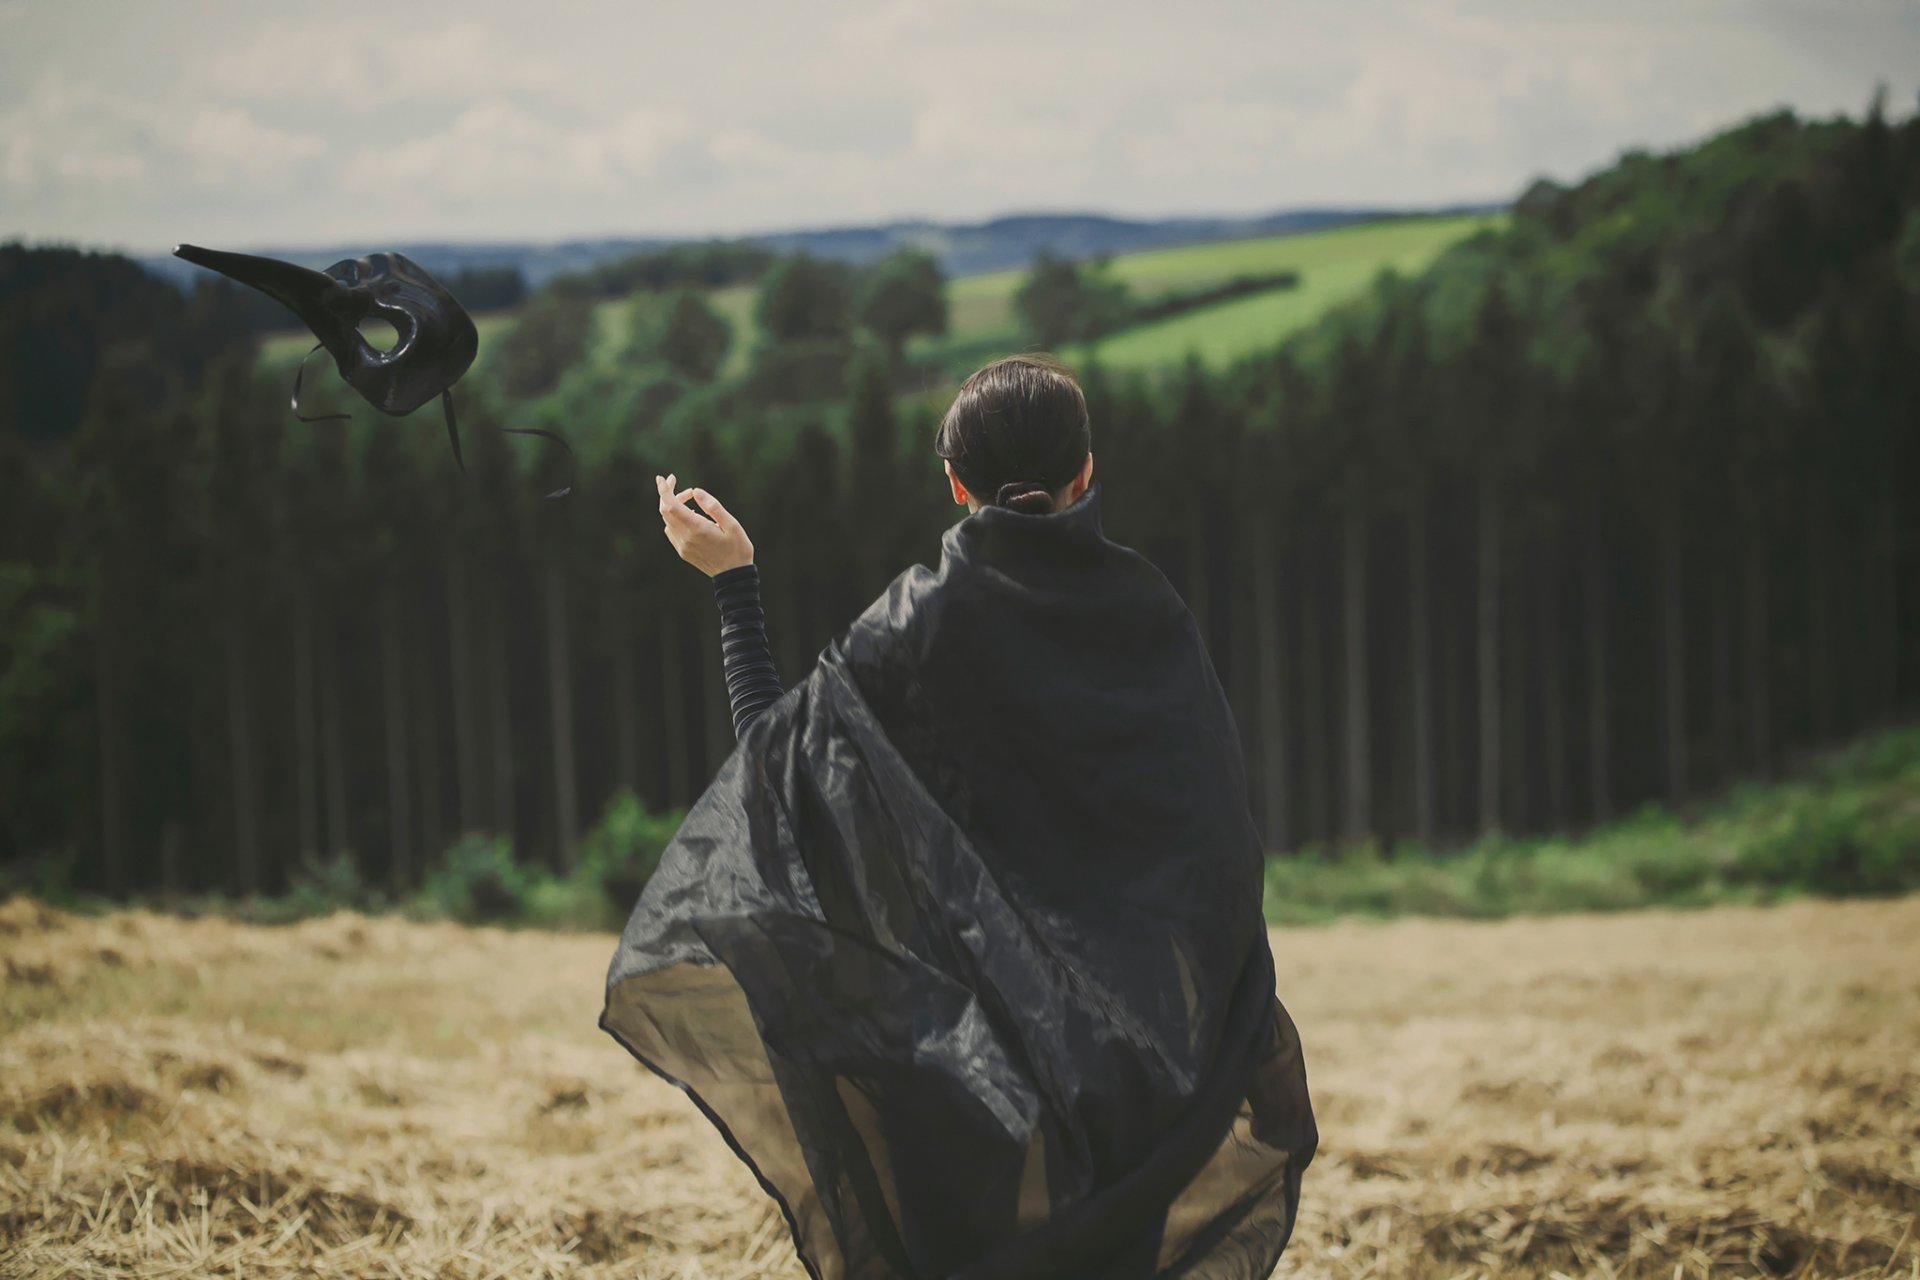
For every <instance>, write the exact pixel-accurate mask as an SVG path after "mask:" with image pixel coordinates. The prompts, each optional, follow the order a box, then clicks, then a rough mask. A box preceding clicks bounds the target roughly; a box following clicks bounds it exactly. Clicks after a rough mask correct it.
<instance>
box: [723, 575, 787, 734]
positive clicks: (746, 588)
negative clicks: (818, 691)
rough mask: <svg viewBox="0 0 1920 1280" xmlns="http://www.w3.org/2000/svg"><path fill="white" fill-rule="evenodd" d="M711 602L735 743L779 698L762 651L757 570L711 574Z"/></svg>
mask: <svg viewBox="0 0 1920 1280" xmlns="http://www.w3.org/2000/svg"><path fill="white" fill-rule="evenodd" d="M713 599H714V603H715V604H717V605H719V606H720V653H721V657H722V660H723V665H724V667H725V669H726V674H727V701H728V702H729V703H731V704H732V706H733V736H734V737H735V738H738V737H739V736H740V735H741V734H743V733H745V732H746V731H747V726H748V725H750V724H752V723H753V722H754V720H755V718H756V717H758V716H759V714H760V713H761V712H762V711H765V710H766V709H767V708H768V707H770V706H772V705H773V704H774V703H776V702H778V701H779V700H780V695H781V693H782V692H784V691H783V690H782V689H781V688H780V675H779V673H778V672H776V671H775V670H774V669H773V653H772V651H771V650H769V649H768V647H767V615H766V613H765V612H764V611H763V610H762V609H761V607H760V569H759V567H758V566H757V565H752V564H743V565H741V566H739V567H738V568H735V569H727V570H723V571H722V572H720V573H716V574H714V575H713Z"/></svg>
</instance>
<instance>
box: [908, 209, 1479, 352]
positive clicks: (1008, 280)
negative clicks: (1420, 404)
mask: <svg viewBox="0 0 1920 1280" xmlns="http://www.w3.org/2000/svg"><path fill="white" fill-rule="evenodd" d="M1503 222H1504V215H1490V216H1485V217H1459V218H1408V219H1395V220H1393V221H1389V222H1370V223H1365V224H1362V225H1360V226H1354V227H1341V228H1339V229H1337V230H1333V231H1316V232H1311V233H1308V234H1305V235H1290V236H1264V237H1261V238H1260V239H1257V240H1231V241H1226V242H1223V243H1219V244H1203V245H1189V246H1186V247H1184V248H1179V249H1155V250H1151V251H1148V252H1145V253H1131V254H1127V255H1126V256H1125V257H1120V258H1115V259H1113V262H1112V267H1111V271H1112V274H1113V276H1114V278H1115V279H1117V280H1119V281H1121V282H1122V283H1124V284H1125V285H1126V286H1127V288H1128V289H1129V290H1130V291H1131V292H1132V293H1133V294H1134V295H1135V296H1136V297H1137V298H1139V299H1140V300H1141V301H1151V300H1152V299H1154V298H1156V297H1160V296H1162V295H1165V294H1169V293H1174V292H1177V291H1181V290H1187V289H1196V288H1203V287H1205V286H1207V285H1211V284H1219V283H1221V282H1224V281H1227V280H1231V279H1233V278H1234V277H1235V276H1249V275H1261V274H1265V273H1269V272H1277V271H1289V270H1290V271H1297V272H1299V273H1300V284H1299V286H1298V287H1296V288H1293V289H1279V290H1274V291H1272V292H1270V293H1262V294H1256V295H1255V296H1253V297H1250V298H1237V299H1234V300H1233V301H1231V302H1223V303H1220V304H1218V305H1216V306H1212V307H1206V308H1203V309H1201V310H1198V311H1193V312H1189V313H1187V314H1185V315H1180V316H1175V317H1173V318H1172V319H1169V320H1164V321H1161V322H1160V323H1157V324H1151V325H1145V326H1142V327H1140V328H1138V329H1131V330H1127V331H1125V332H1123V333H1119V334H1116V335H1114V336H1113V337H1110V338H1108V339H1106V340H1105V341H1104V342H1102V343H1100V344H1099V355H1100V359H1101V362H1102V363H1103V364H1106V365H1108V366H1110V367H1116V368H1129V367H1134V368H1137V367H1142V366H1152V365H1160V364H1171V363H1174V362H1176V361H1179V360H1181V359H1183V358H1184V357H1185V356H1186V354H1187V352H1188V351H1189V350H1193V351H1197V352H1198V353H1199V354H1200V356H1201V358H1202V359H1204V360H1206V361H1207V362H1208V363H1210V364H1223V363H1225V362H1226V361H1228V360H1231V359H1232V358H1233V357H1235V356H1238V355H1243V354H1245V353H1246V352H1248V351H1254V350H1259V349H1260V348H1263V347H1270V346H1272V345H1273V344H1275V343H1276V342H1278V341H1279V340H1280V339H1281V338H1283V337H1285V336H1286V335H1287V334H1289V333H1292V332H1293V331H1294V330H1295V329H1298V328H1300V327H1301V326H1302V325H1305V324H1307V323H1309V322H1311V321H1312V320H1313V319H1315V318H1316V317H1318V316H1319V315H1321V314H1323V313H1324V312H1325V311H1326V310H1327V309H1328V308H1329V307H1333V306H1336V305H1338V304H1339V303H1342V302H1345V301H1347V300H1348V299H1350V298H1353V297H1355V296H1356V295H1358V294H1359V293H1360V292H1361V291H1362V290H1364V289H1365V288H1366V286H1367V284H1368V283H1369V282H1370V281H1371V280H1372V279H1373V278H1374V277H1375V276H1376V275H1378V274H1379V273H1380V272H1381V271H1382V270H1384V269H1386V268H1388V267H1391V268H1393V269H1394V270H1396V271H1400V272H1402V273H1409V272H1417V271H1420V270H1422V269H1423V268H1425V267H1426V266H1427V264H1428V263H1430V262H1432V261H1433V259H1434V258H1435V257H1437V256H1438V255H1439V253H1440V251H1441V250H1442V249H1445V248H1446V247H1447V246H1448V245H1450V244H1453V243H1455V242H1457V241H1459V240H1462V239H1464V238H1465V237H1467V236H1469V235H1472V234H1473V233H1474V232H1476V231H1478V230H1480V229H1481V228H1483V227H1488V226H1498V225H1502V224H1503ZM1024 278H1025V272H1022V271H996V272H994V273H992V274H990V275H981V276H966V277H963V278H962V279H959V280H955V281H953V282H952V283H951V284H950V285H949V286H948V287H947V297H948V300H949V303H950V305H951V307H952V322H951V328H952V332H951V334H950V335H949V336H948V338H947V339H946V340H945V341H944V342H940V343H923V344H922V345H921V346H920V347H919V348H918V353H919V354H923V355H926V356H930V357H935V358H940V359H942V362H943V363H948V364H956V363H957V364H964V365H970V364H972V363H976V362H978V361H979V360H983V359H987V358H991V357H992V356H993V355H995V354H997V353H999V352H1004V351H1009V350H1017V349H1018V348H1019V347H1020V346H1021V334H1020V326H1019V322H1018V320H1017V319H1016V317H1015V314H1014V305H1013V298H1014V294H1015V292H1016V291H1017V290H1018V289H1019V288H1020V282H1021V281H1022V279H1024ZM1064 354H1065V355H1067V357H1068V358H1069V359H1084V358H1085V357H1086V355H1087V354H1088V352H1087V351H1086V349H1084V348H1080V349H1076V350H1073V351H1069V352H1066V353H1064Z"/></svg>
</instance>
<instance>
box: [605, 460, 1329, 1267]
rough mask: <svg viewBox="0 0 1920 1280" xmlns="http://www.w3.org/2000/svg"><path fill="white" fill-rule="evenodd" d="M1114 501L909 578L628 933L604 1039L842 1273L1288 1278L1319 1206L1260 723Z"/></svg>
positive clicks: (881, 604) (817, 677) (1031, 525)
mask: <svg viewBox="0 0 1920 1280" xmlns="http://www.w3.org/2000/svg"><path fill="white" fill-rule="evenodd" d="M1099 511H1100V508H1099V487H1098V485H1097V483H1096V485H1095V486H1094V487H1092V488H1091V489H1090V490H1089V491H1088V493H1087V494H1086V495H1085V496H1084V497H1082V498H1081V499H1080V500H1079V501H1077V502H1075V503H1074V504H1072V505H1071V506H1069V507H1067V508H1065V509H1064V510H1061V511H1058V512H1052V513H1049V514H1045V515H1024V514H1021V513H1019V512H1015V511H1010V510H1007V509H1005V508H1001V507H986V508H983V509H982V510H981V511H979V512H978V513H976V514H974V515H972V516H969V517H968V518H966V519H964V520H962V521H960V522H959V523H958V524H956V525H955V526H954V527H953V528H952V529H950V530H949V531H948V532H947V534H946V536H945V539H944V542H943V552H942V557H941V562H940V566H939V568H938V569H937V570H929V569H927V568H926V567H924V566H918V565H916V566H914V567H913V568H912V569H909V570H908V571H906V572H905V573H903V574H901V575H900V577H898V578H897V579H895V581H894V582H893V584H892V585H891V586H890V587H889V588H888V589H887V591H886V593H885V594H883V595H882V596H881V597H880V598H879V599H878V600H876V601H875V602H874V603H873V604H872V605H871V606H870V607H869V608H868V609H867V610H866V612H865V613H863V614H862V615H861V616H860V617H859V618H858V619H857V620H856V621H855V622H854V623H853V624H852V625H851V626H850V628H849V629H848V630H847V632H846V633H845V634H844V635H842V636H841V637H840V638H839V639H837V640H836V641H835V642H834V643H832V644H831V645H829V646H828V647H827V648H826V649H825V650H824V651H822V653H821V655H820V659H819V662H818V665H817V666H816V667H815V669H814V670H813V671H812V673H811V674H810V675H809V676H808V678H807V679H806V681H805V682H804V683H802V684H800V685H798V686H796V687H795V688H793V689H789V690H788V691H787V692H786V694H785V695H784V696H783V697H782V698H781V699H780V701H779V702H777V703H775V704H774V705H773V706H772V707H771V708H769V709H768V711H767V712H766V714H764V715H763V716H761V717H760V718H759V719H758V720H756V721H755V722H754V723H753V724H752V725H750V726H749V727H748V728H747V730H746V733H745V735H744V737H742V739H741V740H740V742H739V743H738V745H737V746H736V747H735V749H734V751H733V753H732V755H731V756H729V757H728V759H727V760H726V762H725V764H724V765H723V766H722V767H721V769H720V772H719V774H718V775H717V776H716V777H715V779H714V781H713V783H712V785H711V786H710V787H709V788H708V789H707V791H706V793H705V794H704V795H702V796H701V798H700V799H699V800H698V801H697V802H696V803H695V804H694V806H693V808H692V809H691V810H690V811H689V812H688V814H687V818H686V822H685V824H684V825H683V826H682V827H681V828H680V832H679V834H678V835H677V836H676V837H675V838H674V840H673V842H672V844H671V845H670V846H669V847H668V849H667V850H666V853H665V855H664V857H663V859H662V861H661V864H660V867H659V870H658V871H657V872H656V873H655V874H654V876H653V877H652V879H651V880H649V881H648V883H647V886H646V889H645V891H644V892H643V893H642V894H641V896H640V900H639V902H638V904H637V905H636V906H635V907H634V909H633V914H632V917H631V918H630V919H629V920H628V922H627V926H626V929H625V932H624V933H623V935H622V936H621V939H620V946H619V949H618V951H617V952H616V953H615V955H614V958H613V963H612V967H611V969H610V970H609V972H608V975H607V1001H606V1008H605V1011H604V1012H603V1013H602V1015H601V1019H600V1025H601V1026H602V1027H603V1028H604V1029H605V1030H607V1031H609V1032H611V1033H612V1034H613V1035H614V1037H615V1038H617V1039H618V1040H619V1041H620V1042H621V1043H622V1044H623V1045H625V1046H626V1047H627V1048H628V1049H629V1050H630V1051H631V1052H632V1053H633V1054H634V1055H635V1056H636V1057H637V1058H639V1059H640V1061H641V1062H642V1063H644V1064H645V1065H646V1066H648V1067H649V1068H651V1069H652V1070H654V1071H655V1072H657V1073H659V1074H660V1075H662V1076H664V1077H666V1078H667V1079H668V1080H670V1081H672V1082H673V1083H675V1084H677V1085H679V1086H680V1087H681V1088H683V1089H685V1090H686V1091H687V1092H688V1093H689V1094H690V1095H691V1096H692V1097H693V1099H694V1101H695V1102H696V1103H697V1104H698V1105H699V1106H700V1108H701V1109H702V1110H703V1111H704V1112H705V1113H706V1114H707V1116H708V1117H709V1118H710V1119H711V1120H712V1121H713V1122H714V1124H715V1125H716V1126H718V1128H719V1129H720V1131H721V1133H722V1135H723V1136H724V1137H725V1138H726V1140H727V1142H728V1143H729V1144H730V1145H731V1146H732V1147H733V1149H734V1151H735V1152H736V1153H737V1154H738V1155H739V1156H740V1157H741V1158H742V1159H743V1160H745V1161H746V1162H747V1163H748V1165H749V1166H750V1167H751V1168H752V1170H753V1171H754V1173H755V1174H756V1175H757V1176H758V1178H759V1180H760V1182H761V1185H762V1186H764V1187H765V1188H766V1190H767V1192H768V1193H769V1194H771V1195H772V1196H773V1197H774V1198H775V1199H776V1200H777V1201H778V1202H779V1203H780V1206H781V1208H782V1209H783V1210H784V1211H785V1213H786V1216H787V1220H788V1223H789V1225H790V1227H791V1228H792V1231H793V1237H794V1243H795V1246H796V1248H797V1249H798V1251H799V1255H800V1258H801V1260H802V1261H803V1263H804V1264H805V1265H806V1267H807V1270H808V1271H809V1272H810V1273H811V1274H812V1275H813V1276H815V1277H819V1278H820V1280H839V1278H840V1277H851V1278H856V1280H869V1278H873V1280H880V1278H883V1277H884V1278H889V1280H891V1278H893V1277H915V1278H927V1280H931V1278H933V1277H947V1276H953V1277H962V1278H964V1280H987V1278H988V1277H992V1278H994V1280H1015V1278H1018V1277H1033V1278H1034V1280H1042V1278H1044V1280H1064V1278H1066V1277H1075V1278H1080V1277H1085V1278H1090V1280H1091V1278H1099V1277H1114V1278H1115V1280H1118V1278H1119V1277H1122V1276H1126V1277H1135V1276H1144V1275H1151V1274H1156V1273H1157V1274H1160V1275H1166V1276H1188V1277H1203V1278H1205V1280H1230V1278H1231V1280H1242V1278H1244V1280H1264V1277H1266V1276H1267V1275H1268V1273H1269V1272H1270V1271H1271V1270H1272V1268H1273V1265H1274V1263H1275V1261H1276V1260H1277V1259H1278V1257H1279V1255H1280V1252H1281V1250H1282V1248H1283V1247H1284V1246H1285V1244H1286V1241H1287V1237H1288V1234H1289V1233H1290V1232H1291V1230H1292V1227H1293V1219H1294V1212H1295V1208H1296V1206H1297V1204H1298V1200H1299V1192H1300V1175H1301V1172H1302V1171H1303V1170H1304V1169H1305V1167H1306V1164H1307V1162H1308V1160H1309V1159H1311V1158H1312V1155H1313V1150H1314V1146H1315V1143H1316V1140H1317V1135H1316V1132H1315V1128H1314V1122H1313V1114H1312V1109H1311V1106H1310V1104H1309V1102H1308V1097H1307V1084H1306V1074H1305V1070H1304V1066H1303V1063H1302V1060H1301V1054H1300V1046H1299V1042H1298V1040H1297V1038H1296V1036H1295V1032H1294V1027H1293V1024H1292V1022H1291V1020H1290V1019H1289V1018H1288V1017H1287V1014H1286V1011H1285V1009H1284V1008H1282V1007H1281V1005H1280V1002H1279V1001H1278V1000H1277V999H1276V998H1275V995H1274V970H1273V957H1272V953H1271V951H1270V950H1269V948H1268V945H1267V939H1266V930H1265V925H1264V922H1263V921H1262V918H1261V911H1260V905H1261V859H1262V854H1261V848H1260V843H1259V839H1258V836H1257V834H1256V832H1255V830H1254V827H1253V823H1252V820H1251V817H1250V815H1249V813H1248V809H1247V800H1246V794H1247V792H1246V782H1245V777H1244V766H1243V764H1242V760H1241V756H1240V747H1239V742H1238V739H1237V736H1236V733H1235V729H1234V724H1233V718H1232V715H1231V714H1230V712H1229V711H1228V708H1227V702H1226V698H1225V696H1224V695H1223V693H1222V691H1221V688H1220V683H1219V680H1218V679H1217V677H1216V676H1215V674H1214V671H1213V667H1212V664H1211V663H1210V662H1209V660H1208V658H1207V653H1206V649H1205V647H1204V646H1203V645H1202V643H1201V640H1200V637H1199V634H1198V631H1197V629H1196V628H1195V625H1194V621H1193V617H1192V615H1191V614H1190V613H1189V612H1188V611H1187V608H1186V606H1185V605H1184V604H1183V603H1182V601H1181V600H1180V597H1179V596H1178V595H1176V594H1175V593H1174V591H1173V590H1172V588H1171V587H1170V586H1169V585H1168V583H1167V581H1166V579H1165V578H1163V577H1162V576H1161V574H1160V573H1159V571H1158V570H1156V569H1155V568H1154V567H1153V566H1152V565H1151V564H1150V563H1149V562H1148V561H1147V560H1146V559H1145V558H1143V557H1142V556H1140V555H1138V554H1136V553H1134V552H1132V551H1130V550H1128V549H1126V548H1124V547H1121V546H1118V545H1116V544H1115V543H1112V542H1110V541H1108V540H1107V539H1106V538H1105V537H1104V536H1103V535H1102V533H1101V530H1100V517H1099ZM1156 1243H1157V1245H1158V1247H1157V1249H1156V1248H1155V1245H1156ZM1156 1259H1157V1265H1156Z"/></svg>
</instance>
